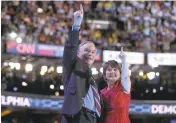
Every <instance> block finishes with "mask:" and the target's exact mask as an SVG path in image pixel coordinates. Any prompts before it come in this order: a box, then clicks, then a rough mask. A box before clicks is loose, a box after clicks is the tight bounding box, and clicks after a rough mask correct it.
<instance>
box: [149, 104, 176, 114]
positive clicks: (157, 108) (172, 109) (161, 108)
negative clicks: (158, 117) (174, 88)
mask: <svg viewBox="0 0 176 123" xmlns="http://www.w3.org/2000/svg"><path fill="white" fill-rule="evenodd" d="M151 113H152V114H176V105H152V106H151Z"/></svg>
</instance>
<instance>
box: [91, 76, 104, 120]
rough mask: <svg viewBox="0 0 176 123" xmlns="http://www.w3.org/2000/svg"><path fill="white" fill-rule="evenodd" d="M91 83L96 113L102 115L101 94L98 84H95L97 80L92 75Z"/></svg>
mask: <svg viewBox="0 0 176 123" xmlns="http://www.w3.org/2000/svg"><path fill="white" fill-rule="evenodd" d="M90 84H91V87H92V91H93V96H94V102H95V107H96V113H97V115H98V116H99V117H100V115H101V105H100V95H99V93H98V89H97V86H96V85H95V81H94V79H93V78H92V77H91V82H90Z"/></svg>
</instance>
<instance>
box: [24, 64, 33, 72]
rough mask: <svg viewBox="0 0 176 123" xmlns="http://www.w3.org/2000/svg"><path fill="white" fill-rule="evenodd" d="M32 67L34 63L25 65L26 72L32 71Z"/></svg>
mask: <svg viewBox="0 0 176 123" xmlns="http://www.w3.org/2000/svg"><path fill="white" fill-rule="evenodd" d="M32 69H33V66H32V64H26V66H25V71H26V72H30V71H32Z"/></svg>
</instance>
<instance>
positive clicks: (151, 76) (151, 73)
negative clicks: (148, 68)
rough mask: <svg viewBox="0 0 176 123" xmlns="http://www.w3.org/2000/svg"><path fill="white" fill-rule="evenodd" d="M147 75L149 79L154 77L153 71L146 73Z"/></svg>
mask: <svg viewBox="0 0 176 123" xmlns="http://www.w3.org/2000/svg"><path fill="white" fill-rule="evenodd" d="M147 77H148V79H149V80H152V79H153V78H154V77H155V72H149V73H147Z"/></svg>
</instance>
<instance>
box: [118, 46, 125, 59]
mask: <svg viewBox="0 0 176 123" xmlns="http://www.w3.org/2000/svg"><path fill="white" fill-rule="evenodd" d="M119 57H120V59H121V60H124V59H125V58H126V55H125V53H124V51H123V47H121V52H120V54H119Z"/></svg>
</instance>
